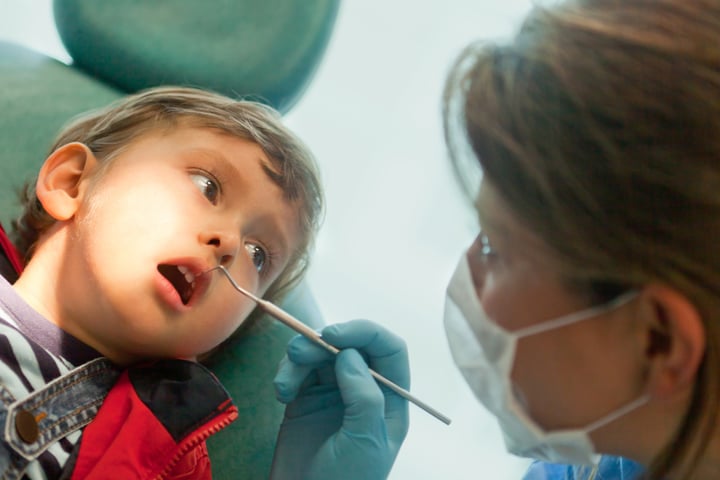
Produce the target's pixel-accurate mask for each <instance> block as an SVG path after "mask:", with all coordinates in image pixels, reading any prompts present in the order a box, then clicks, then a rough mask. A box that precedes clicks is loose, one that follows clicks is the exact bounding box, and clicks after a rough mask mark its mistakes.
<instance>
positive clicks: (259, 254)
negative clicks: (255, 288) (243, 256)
mask: <svg viewBox="0 0 720 480" xmlns="http://www.w3.org/2000/svg"><path fill="white" fill-rule="evenodd" d="M245 250H247V252H248V254H249V255H250V258H251V259H252V262H253V265H255V269H256V270H257V271H258V272H261V271H262V270H263V268H265V262H266V261H267V254H266V253H265V250H263V249H262V247H260V246H258V245H256V244H254V243H246V244H245Z"/></svg>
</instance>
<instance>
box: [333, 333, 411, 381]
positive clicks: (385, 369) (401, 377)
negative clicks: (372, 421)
mask: <svg viewBox="0 0 720 480" xmlns="http://www.w3.org/2000/svg"><path fill="white" fill-rule="evenodd" d="M322 337H323V339H324V340H325V341H327V342H328V343H330V344H332V345H334V346H336V347H337V348H339V349H344V348H355V349H357V350H359V351H361V352H363V353H364V354H366V355H367V356H368V363H369V365H370V368H372V369H373V370H375V371H376V372H377V373H379V374H381V375H382V376H384V377H386V378H387V379H388V380H391V381H392V382H394V383H396V384H398V385H399V386H401V387H403V388H405V389H408V388H410V365H409V361H408V351H407V345H406V344H405V341H404V340H403V339H402V338H400V337H399V336H397V335H395V334H394V333H392V332H391V331H390V330H388V329H386V328H384V327H382V326H380V325H378V324H377V323H374V322H371V321H369V320H352V321H350V322H345V323H337V324H334V325H329V326H327V327H325V328H324V329H323V330H322Z"/></svg>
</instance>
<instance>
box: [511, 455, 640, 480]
mask: <svg viewBox="0 0 720 480" xmlns="http://www.w3.org/2000/svg"><path fill="white" fill-rule="evenodd" d="M592 471H593V468H592V467H587V466H577V465H562V464H557V463H545V462H540V461H536V462H533V463H532V464H531V465H530V468H528V470H527V472H526V473H525V476H524V477H523V480H589V479H591V478H592V479H593V480H639V479H640V478H642V474H643V473H644V471H645V470H644V469H643V467H642V466H641V465H640V464H638V463H635V462H632V461H630V460H628V459H626V458H621V457H611V456H603V457H602V458H601V459H600V464H599V466H598V470H597V473H596V475H595V476H594V477H593V476H592V475H591V474H592Z"/></svg>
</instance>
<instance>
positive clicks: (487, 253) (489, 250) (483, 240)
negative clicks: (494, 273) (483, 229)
mask: <svg viewBox="0 0 720 480" xmlns="http://www.w3.org/2000/svg"><path fill="white" fill-rule="evenodd" d="M478 241H479V244H480V245H479V247H480V248H479V252H480V256H481V258H482V259H483V261H485V262H487V261H489V260H492V259H494V258H496V257H497V252H496V251H495V249H494V248H493V247H492V245H491V244H490V239H488V237H487V235H485V234H484V233H480V235H479V236H478Z"/></svg>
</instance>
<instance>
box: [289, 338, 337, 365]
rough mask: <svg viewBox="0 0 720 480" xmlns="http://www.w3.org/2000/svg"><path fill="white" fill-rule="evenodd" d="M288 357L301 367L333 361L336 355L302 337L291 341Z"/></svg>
mask: <svg viewBox="0 0 720 480" xmlns="http://www.w3.org/2000/svg"><path fill="white" fill-rule="evenodd" d="M286 351H287V356H288V358H290V360H292V361H293V362H295V363H297V364H300V365H318V364H322V363H329V362H331V361H333V359H334V357H335V355H334V354H333V353H331V352H329V351H327V350H326V349H324V348H323V347H321V346H320V345H318V344H316V343H315V342H313V341H311V340H308V339H307V338H305V337H303V336H302V335H297V336H295V337H293V338H292V339H290V341H289V342H288V345H287V350H286Z"/></svg>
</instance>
